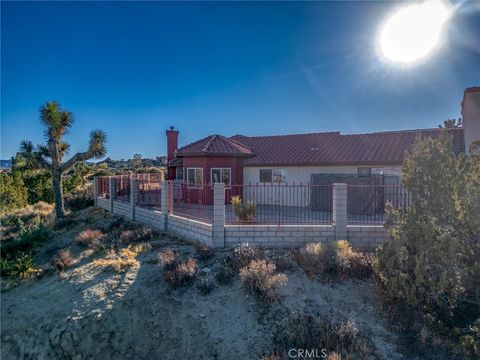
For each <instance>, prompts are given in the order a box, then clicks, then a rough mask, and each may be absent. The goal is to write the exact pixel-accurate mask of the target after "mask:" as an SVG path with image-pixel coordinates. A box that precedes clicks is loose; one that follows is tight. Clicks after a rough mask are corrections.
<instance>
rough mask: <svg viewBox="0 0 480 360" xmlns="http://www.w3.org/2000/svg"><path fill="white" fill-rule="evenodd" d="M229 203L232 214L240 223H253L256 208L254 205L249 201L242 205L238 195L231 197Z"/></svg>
mask: <svg viewBox="0 0 480 360" xmlns="http://www.w3.org/2000/svg"><path fill="white" fill-rule="evenodd" d="M230 203H231V204H232V207H233V212H234V213H235V215H236V216H237V218H238V220H240V221H242V222H250V221H253V219H254V218H255V215H256V214H257V208H256V206H255V204H254V203H252V202H250V201H249V202H247V203H244V202H242V199H241V198H240V196H238V195H236V196H232V198H231V200H230Z"/></svg>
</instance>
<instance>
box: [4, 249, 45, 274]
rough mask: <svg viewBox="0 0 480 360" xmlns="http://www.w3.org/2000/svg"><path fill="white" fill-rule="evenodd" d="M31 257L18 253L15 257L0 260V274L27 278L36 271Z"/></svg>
mask: <svg viewBox="0 0 480 360" xmlns="http://www.w3.org/2000/svg"><path fill="white" fill-rule="evenodd" d="M36 270H37V269H36V268H35V264H34V261H33V257H32V255H30V254H20V255H18V256H17V257H16V258H14V259H12V260H10V259H5V258H4V259H1V260H0V274H1V276H17V277H19V278H20V279H24V278H27V277H29V276H31V275H33V274H35V273H36Z"/></svg>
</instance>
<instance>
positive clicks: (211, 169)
mask: <svg viewBox="0 0 480 360" xmlns="http://www.w3.org/2000/svg"><path fill="white" fill-rule="evenodd" d="M213 170H220V176H221V174H222V170H228V171H229V172H230V176H229V177H228V180H229V181H228V185H227V184H225V189H230V188H231V187H232V168H218V167H216V168H210V182H211V183H212V186H213ZM220 182H222V181H220Z"/></svg>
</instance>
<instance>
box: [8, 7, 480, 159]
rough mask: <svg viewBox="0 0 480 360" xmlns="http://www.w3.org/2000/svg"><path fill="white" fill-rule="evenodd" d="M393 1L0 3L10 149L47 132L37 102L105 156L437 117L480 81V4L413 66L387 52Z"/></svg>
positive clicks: (407, 124) (450, 111)
mask: <svg viewBox="0 0 480 360" xmlns="http://www.w3.org/2000/svg"><path fill="white" fill-rule="evenodd" d="M398 5H399V4H398V3H390V2H308V3H299V2H295V3H294V2H261V3H260V2H258V3H256V2H243V3H231V2H230V3H222V2H214V3H200V2H196V3H183V2H177V3H164V2H142V3H140V2H137V3H130V2H91V3H88V2H73V3H63V2H50V3H48V2H36V3H28V2H2V3H1V10H2V11H1V12H2V13H1V20H2V24H1V41H2V44H1V158H3V159H5V158H9V157H10V156H12V155H13V154H14V153H15V152H16V150H17V149H18V144H19V142H20V141H21V140H23V139H31V140H32V141H34V142H35V143H40V142H42V141H43V136H42V128H41V125H40V123H39V120H38V108H39V107H40V105H41V104H43V103H44V102H45V101H47V100H49V99H56V100H57V101H59V102H60V103H61V104H62V105H63V106H64V107H65V108H67V109H69V110H71V111H73V113H74V115H75V118H76V123H75V125H74V127H73V129H72V132H71V133H70V134H69V135H68V140H69V141H70V143H71V144H72V152H76V151H81V150H84V149H85V147H86V145H87V136H88V132H89V130H90V129H94V128H101V129H104V130H105V131H106V132H107V134H108V140H109V141H108V155H109V156H111V157H112V158H115V159H120V158H130V157H132V155H133V154H134V153H140V154H142V155H143V157H155V156H159V155H163V154H165V152H166V150H165V149H166V145H165V140H166V139H165V129H167V128H168V126H170V125H174V126H175V127H177V128H178V129H179V130H180V144H181V145H182V144H187V143H189V142H191V141H194V140H197V139H199V138H200V137H203V136H206V135H209V134H213V133H219V134H224V135H234V134H237V133H242V134H245V135H268V134H288V133H305V132H322V131H341V132H342V133H355V132H372V131H384V130H395V129H409V128H428V127H436V126H437V125H438V124H440V123H441V122H442V121H443V120H444V119H446V118H452V117H458V116H460V102H461V99H462V95H463V90H464V89H465V88H466V87H469V86H475V85H477V86H478V85H480V40H479V39H480V4H479V3H477V2H467V3H464V4H463V5H461V6H460V8H459V9H458V11H457V12H456V14H455V15H454V17H453V18H452V19H451V21H450V22H449V24H448V27H447V29H446V33H445V38H444V41H443V44H442V46H441V47H440V49H438V50H437V51H436V52H435V53H434V54H432V56H431V57H429V58H428V59H426V60H425V61H423V62H421V63H419V64H417V65H415V66H413V67H409V68H405V67H403V68H402V67H398V66H396V65H393V64H390V63H386V62H384V61H382V60H381V59H380V57H379V55H378V51H377V48H376V47H377V43H376V38H377V33H378V30H379V26H380V24H381V23H382V22H383V21H384V19H385V16H386V15H388V14H389V13H390V12H391V11H392V10H393V9H394V8H395V7H397V6H398Z"/></svg>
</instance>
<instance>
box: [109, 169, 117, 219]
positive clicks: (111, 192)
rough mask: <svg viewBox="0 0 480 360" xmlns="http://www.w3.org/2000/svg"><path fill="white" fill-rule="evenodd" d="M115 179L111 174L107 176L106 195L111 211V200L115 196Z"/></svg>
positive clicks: (111, 210)
mask: <svg viewBox="0 0 480 360" xmlns="http://www.w3.org/2000/svg"><path fill="white" fill-rule="evenodd" d="M116 181H117V179H116V178H115V177H113V176H109V177H108V195H109V200H110V207H109V208H110V212H113V200H115V197H116V194H115V193H116V188H117V187H116Z"/></svg>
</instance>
